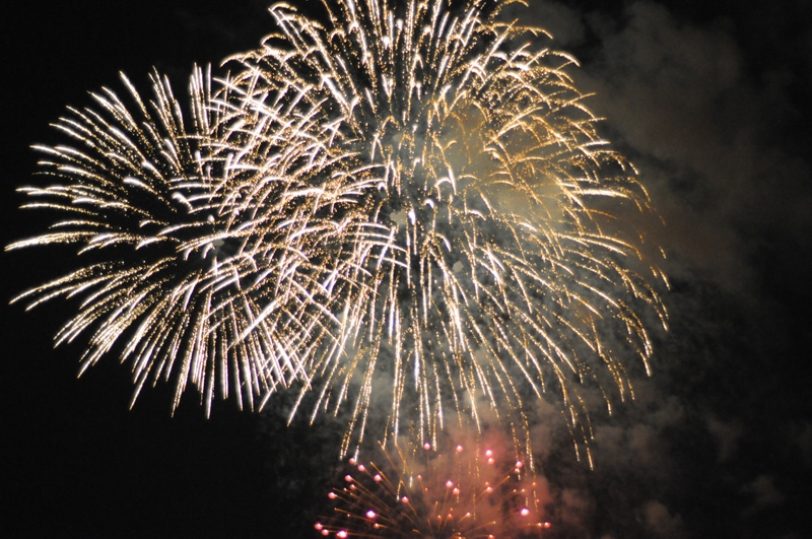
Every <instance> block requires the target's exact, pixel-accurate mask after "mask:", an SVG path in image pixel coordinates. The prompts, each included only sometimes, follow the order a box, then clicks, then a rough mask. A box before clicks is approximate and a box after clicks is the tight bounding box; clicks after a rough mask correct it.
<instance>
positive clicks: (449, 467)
mask: <svg viewBox="0 0 812 539" xmlns="http://www.w3.org/2000/svg"><path fill="white" fill-rule="evenodd" d="M378 453H379V454H378V457H379V458H378V459H377V460H376V461H369V462H359V461H357V460H356V459H350V461H349V468H348V469H347V470H346V471H345V474H344V475H343V478H342V479H341V480H340V483H341V484H340V485H337V486H336V487H335V488H333V489H332V490H331V491H330V492H329V493H328V495H327V497H328V498H329V500H330V505H331V514H330V515H328V516H326V517H325V518H323V519H322V520H320V521H319V522H316V524H315V526H314V527H315V529H316V531H317V532H318V533H319V534H321V535H322V536H325V537H338V538H342V539H343V538H350V537H365V538H398V537H420V538H426V537H431V538H436V539H491V538H493V539H495V538H505V537H507V538H513V539H518V538H530V537H541V536H542V535H543V534H544V532H545V531H547V530H549V529H550V528H551V527H552V525H551V523H550V522H548V521H546V520H545V519H544V505H545V503H546V502H547V501H548V495H547V486H546V482H545V481H544V480H542V479H539V478H537V477H536V476H535V474H534V473H533V472H532V471H530V470H529V469H528V467H527V466H525V464H524V460H523V459H522V458H521V457H518V458H517V456H516V455H515V454H514V453H508V452H506V451H503V450H501V449H497V448H493V447H489V446H487V445H485V444H473V445H472V446H471V447H467V446H465V445H463V444H448V448H447V449H446V448H443V449H442V450H437V449H436V448H435V447H433V446H431V445H430V444H425V445H424V446H422V447H419V448H414V449H412V450H403V449H402V448H399V447H394V448H393V447H389V448H386V449H384V448H381V449H380V451H379V452H378Z"/></svg>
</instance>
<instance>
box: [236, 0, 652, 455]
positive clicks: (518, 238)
mask: <svg viewBox="0 0 812 539" xmlns="http://www.w3.org/2000/svg"><path fill="white" fill-rule="evenodd" d="M508 3H510V2H502V3H501V4H500V5H501V6H504V5H506V4H508ZM322 4H323V6H324V10H325V12H326V20H327V23H326V25H325V24H321V23H319V22H317V21H316V20H313V19H311V18H308V17H307V16H305V15H303V14H301V13H300V12H298V11H297V9H296V8H294V7H292V6H290V5H288V4H277V5H275V6H273V7H272V8H271V9H270V11H271V14H272V15H273V17H274V18H275V20H276V23H277V25H278V27H279V28H280V32H279V33H276V34H273V35H270V36H268V37H267V38H266V39H265V40H264V42H263V44H262V47H261V48H259V49H257V50H254V51H250V52H248V53H245V54H242V55H239V56H237V57H236V60H237V62H238V63H239V65H240V69H241V74H240V75H239V76H237V78H236V82H235V88H238V89H239V90H238V93H242V94H243V95H248V96H255V100H256V101H261V99H262V98H263V96H266V95H275V94H277V93H279V92H289V91H290V89H291V88H295V89H298V90H300V91H302V92H305V93H306V95H304V97H303V99H302V100H301V103H302V104H306V106H308V107H318V108H319V110H320V113H319V114H320V118H319V121H320V122H322V123H323V124H325V125H330V126H332V129H333V140H332V143H333V145H335V146H337V147H342V148H344V150H345V151H346V152H347V153H349V154H353V155H354V158H353V161H352V162H353V163H354V166H355V171H354V173H353V175H348V176H347V177H350V176H353V177H357V176H358V175H359V174H365V175H367V176H368V177H370V178H371V179H372V180H373V181H374V182H375V183H376V186H377V188H376V189H367V190H364V191H363V192H362V193H361V194H360V195H359V196H358V197H357V199H356V207H354V208H352V210H351V211H354V212H360V213H361V214H362V215H363V216H364V218H365V219H367V220H368V221H369V226H367V227H366V229H365V230H366V233H362V234H356V235H355V236H354V238H353V241H355V242H357V244H358V246H357V247H356V248H354V249H353V252H354V253H355V254H356V255H357V256H358V257H359V258H358V259H357V260H356V261H355V262H354V263H353V266H354V267H357V268H358V271H357V273H356V274H355V275H354V277H353V278H352V279H348V280H347V282H351V283H354V285H353V286H348V287H344V288H343V290H342V292H340V294H341V295H342V297H341V299H340V302H339V304H340V305H342V306H343V307H342V309H341V311H340V312H339V313H337V316H338V317H339V322H340V326H341V327H340V332H339V334H338V338H339V340H340V348H339V349H338V353H336V354H327V355H321V356H319V357H317V358H315V362H311V363H310V364H308V366H307V368H306V371H307V373H308V376H309V377H310V379H311V381H312V383H313V384H317V386H316V387H317V388H318V389H317V391H318V393H317V394H318V395H319V398H318V402H317V405H316V407H315V409H316V410H320V409H328V410H333V411H338V410H339V409H340V408H341V406H342V405H343V404H344V403H345V402H346V401H349V406H350V408H349V409H350V410H351V413H352V420H351V421H350V428H349V429H348V436H347V438H346V439H345V447H344V449H345V450H346V449H347V447H348V445H349V444H350V443H351V440H352V439H353V438H354V435H357V438H355V439H362V438H363V435H364V434H363V433H364V430H365V428H366V425H367V423H368V411H369V409H370V407H371V406H379V405H382V404H383V405H385V406H386V407H387V408H388V409H389V414H388V423H387V427H386V428H387V432H389V433H391V434H392V435H394V436H397V435H398V433H400V432H401V431H402V430H403V427H402V425H401V423H402V420H403V419H404V417H407V416H408V417H413V416H417V417H418V420H417V423H418V425H419V436H420V438H421V439H436V434H437V432H438V430H439V429H441V428H442V427H443V426H444V424H445V422H446V421H447V420H446V419H445V416H446V415H447V414H446V410H447V409H451V410H453V411H454V412H455V416H456V417H457V418H462V417H465V416H469V417H473V418H474V420H475V421H477V422H479V416H480V413H481V412H480V408H481V406H482V404H483V402H484V403H486V404H488V405H489V406H488V408H490V409H492V410H495V411H496V413H497V414H502V415H505V416H508V418H509V420H510V421H513V422H514V423H516V424H520V425H523V426H524V427H525V431H527V421H528V415H529V414H531V413H532V409H533V408H534V407H533V405H532V402H533V400H534V399H537V398H544V394H545V392H547V391H548V389H549V388H550V387H554V388H556V390H557V393H558V394H559V395H560V397H561V399H562V400H563V406H564V410H566V412H567V416H568V418H569V424H570V426H571V428H572V429H573V430H574V432H575V434H576V436H575V438H576V439H580V440H582V441H588V440H589V438H590V436H591V433H590V427H589V423H588V415H587V411H588V410H587V405H586V404H585V402H584V400H583V399H582V397H581V396H580V394H579V390H578V386H579V385H580V384H581V383H582V382H586V381H590V382H593V383H595V386H596V387H599V388H600V389H601V391H602V393H603V396H604V398H605V401H606V403H607V405H609V406H610V407H611V405H612V402H613V401H614V400H616V399H618V398H619V399H620V400H623V399H625V398H627V397H628V396H630V395H633V387H632V384H631V382H630V380H629V376H628V374H627V364H628V362H627V361H626V359H627V358H628V356H636V357H637V358H639V359H640V360H642V363H643V365H644V367H645V369H646V371H648V369H649V358H650V357H651V354H652V347H651V342H650V337H649V330H648V327H647V324H646V322H645V320H644V317H645V313H646V312H651V313H653V315H654V317H655V318H657V319H659V321H660V322H662V323H663V325H665V319H666V314H665V310H664V308H663V306H662V304H661V301H660V299H659V297H658V294H657V291H656V286H655V284H654V283H655V282H656V281H658V280H661V279H662V280H664V276H663V275H662V273H661V272H660V271H659V270H658V269H657V267H656V266H655V265H654V263H653V262H652V261H651V259H650V258H649V257H648V252H647V250H646V249H645V243H644V241H643V236H642V235H641V234H640V233H639V231H637V230H635V229H634V227H633V226H628V225H630V224H631V225H633V223H635V222H638V221H639V216H640V215H644V214H646V213H647V212H648V211H649V207H648V205H649V199H648V195H647V193H646V191H645V189H644V187H643V186H642V185H641V183H640V182H639V181H638V179H637V175H636V172H635V170H634V168H633V167H632V166H631V165H630V164H629V163H628V162H627V161H626V160H624V159H623V157H622V156H621V155H619V154H618V153H616V152H614V151H613V150H612V149H611V148H609V146H608V144H607V142H606V141H605V140H603V139H602V138H601V137H600V135H599V134H598V132H597V123H598V119H597V118H596V117H595V116H594V115H593V114H592V113H591V112H590V111H589V110H588V109H587V107H586V106H585V105H584V103H583V101H584V97H585V96H584V95H583V94H582V93H581V92H579V91H578V89H577V88H576V87H575V85H574V84H573V81H572V79H571V77H570V75H569V74H568V72H567V70H568V69H569V68H570V66H571V65H572V64H574V60H573V59H572V58H570V57H569V56H567V55H566V54H562V53H559V52H554V51H552V50H550V49H549V48H547V47H546V46H544V45H539V42H540V41H544V40H545V39H546V34H545V33H544V32H543V31H542V30H540V29H538V28H527V27H522V26H519V25H518V24H515V23H513V24H509V23H503V22H500V20H499V18H498V17H497V16H496V14H497V13H498V11H499V10H498V9H497V10H496V12H497V13H492V14H490V15H488V14H486V13H485V2H484V0H471V1H468V2H462V3H460V2H457V3H455V4H457V5H454V6H452V5H451V4H452V3H451V2H448V1H446V0H409V1H407V2H394V1H390V0H336V1H330V2H328V1H326V0H325V1H323V2H322ZM655 253H656V250H655ZM310 387H311V385H310V384H309V385H308V387H307V388H308V389H309V388H310ZM407 406H408V410H404V407H407ZM587 450H588V447H587Z"/></svg>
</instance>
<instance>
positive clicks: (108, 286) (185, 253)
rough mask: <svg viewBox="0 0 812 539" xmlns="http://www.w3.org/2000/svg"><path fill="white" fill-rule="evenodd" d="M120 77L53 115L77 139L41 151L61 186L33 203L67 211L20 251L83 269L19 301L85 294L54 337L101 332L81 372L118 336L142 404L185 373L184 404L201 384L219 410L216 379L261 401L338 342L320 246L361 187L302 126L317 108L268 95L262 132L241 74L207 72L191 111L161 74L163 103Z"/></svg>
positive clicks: (339, 225)
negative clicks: (254, 123)
mask: <svg viewBox="0 0 812 539" xmlns="http://www.w3.org/2000/svg"><path fill="white" fill-rule="evenodd" d="M122 81H123V83H124V86H125V87H126V90H127V92H126V95H125V99H124V100H122V98H120V97H119V96H118V95H116V94H115V93H114V92H113V91H111V90H109V89H107V88H104V89H103V90H102V91H101V92H100V93H97V94H93V99H94V101H95V105H96V106H95V108H85V109H81V110H80V109H75V108H71V109H69V114H68V115H67V116H65V117H63V118H61V119H60V120H59V121H58V122H57V123H56V124H54V127H55V128H56V129H57V130H59V131H60V133H61V134H62V135H63V136H65V137H67V138H68V139H69V140H70V141H71V143H72V145H58V146H36V147H35V148H36V150H38V151H39V152H41V153H43V154H44V155H45V158H44V159H43V160H41V161H40V163H39V165H40V168H41V171H40V173H41V174H43V175H47V176H49V177H53V178H55V179H56V180H57V181H58V182H60V183H55V184H52V185H49V186H47V187H24V188H22V189H20V191H22V192H23V193H25V194H26V195H28V197H30V198H31V199H32V201H31V202H27V203H26V204H24V205H23V208H36V209H44V210H48V211H50V212H51V213H52V214H56V215H58V216H59V220H58V221H57V222H55V223H54V224H53V225H51V227H50V229H49V231H48V232H46V233H43V234H40V235H38V236H35V237H33V238H30V239H26V240H22V241H18V242H15V243H13V244H11V245H9V246H8V247H7V249H18V248H22V247H28V246H40V245H55V244H70V245H76V246H78V253H77V255H78V256H77V257H76V259H75V260H76V263H77V264H78V265H79V267H78V268H77V269H76V270H74V271H72V272H70V273H67V274H66V275H64V276H62V277H59V278H56V279H54V280H52V281H50V282H47V283H45V284H43V285H41V286H38V287H36V288H33V289H31V290H29V291H27V292H25V293H23V294H21V295H20V296H18V297H17V298H16V299H15V300H14V301H22V300H26V301H29V305H28V308H32V307H34V306H36V305H39V304H40V303H43V302H45V301H48V300H51V299H54V298H56V297H64V298H81V303H80V307H79V310H78V313H77V314H76V315H75V316H74V317H73V318H71V319H70V320H69V321H68V322H67V323H66V324H65V325H64V326H63V327H62V328H61V329H60V330H59V332H58V333H57V335H56V343H57V344H60V343H64V342H67V341H72V340H74V339H75V338H77V337H78V336H79V335H80V334H82V333H89V334H90V336H89V339H88V346H87V348H86V352H85V353H84V355H83V357H82V370H84V369H86V368H87V367H89V366H91V365H93V364H95V363H96V362H97V361H98V360H99V359H100V358H101V357H102V356H103V355H104V354H106V353H108V352H109V351H111V350H112V349H114V346H116V345H118V346H119V347H120V349H121V360H122V362H123V361H126V360H129V361H130V363H131V366H132V372H133V377H134V381H135V384H136V390H135V392H134V395H133V402H134V401H135V399H136V398H137V396H138V394H139V392H140V391H141V389H142V387H143V385H144V384H145V383H146V382H147V381H148V380H150V379H151V380H152V382H153V383H156V382H157V381H158V380H159V379H161V378H164V379H167V380H168V379H170V378H174V380H175V382H174V385H175V395H174V401H173V409H174V408H175V407H177V405H178V403H179V401H180V398H181V395H182V394H183V393H184V391H185V389H186V387H187V384H190V383H191V384H192V385H193V386H194V387H196V388H197V390H198V391H199V393H200V397H201V400H202V401H204V404H205V409H206V412H207V414H208V413H210V409H211V405H212V400H213V396H214V395H215V394H216V393H218V391H216V388H217V387H218V386H219V393H220V394H221V396H222V397H224V398H225V397H227V396H228V395H229V391H230V386H231V387H232V388H233V389H232V390H233V392H234V393H235V394H236V396H237V399H238V402H239V405H240V407H243V406H247V407H249V408H254V407H255V398H256V397H257V396H262V397H266V396H267V395H268V394H269V393H272V392H273V391H274V390H275V389H276V388H277V387H278V386H280V385H281V386H285V385H287V384H288V383H290V382H291V381H292V380H293V379H298V378H303V377H304V375H303V373H302V368H303V367H304V366H305V365H306V363H307V361H306V357H305V356H307V355H308V354H314V353H316V351H318V350H320V349H329V345H326V344H324V342H325V340H327V338H328V337H329V335H330V328H329V323H330V319H331V315H329V313H326V312H325V307H324V305H325V304H329V302H327V301H325V300H324V298H325V297H329V296H330V290H329V287H330V286H331V282H332V281H333V280H335V278H336V277H335V274H336V272H337V271H338V270H337V268H336V267H331V266H330V265H329V261H328V260H327V258H326V257H325V256H324V255H323V253H321V252H319V251H317V249H320V247H319V246H321V245H323V244H324V243H325V242H327V243H328V244H329V242H330V239H331V237H333V236H334V235H336V234H339V233H341V234H343V233H344V229H345V228H346V223H345V222H344V221H342V220H341V219H340V218H333V217H332V216H331V215H332V213H333V212H334V208H335V207H336V205H337V204H340V202H341V198H342V196H343V193H344V191H343V187H347V188H350V189H351V188H352V186H351V184H350V182H347V181H342V182H341V185H335V184H336V183H337V180H331V179H330V178H326V179H324V178H323V175H324V173H325V170H328V168H329V167H328V164H329V163H332V162H335V161H340V159H339V158H338V157H336V155H334V152H331V151H329V150H328V149H327V146H326V144H325V143H326V142H327V141H326V139H324V138H319V137H318V136H317V135H316V133H317V131H318V129H315V128H314V129H307V130H306V129H304V127H303V126H305V125H307V124H310V123H313V122H314V118H313V115H312V114H309V115H308V114H302V115H298V111H297V114H290V115H285V114H284V112H283V111H281V110H277V111H276V112H277V113H278V114H276V115H274V116H271V115H270V114H269V113H268V110H269V109H268V107H267V106H266V107H265V114H264V115H263V120H264V122H265V123H264V124H263V125H262V129H261V134H260V133H258V132H256V131H254V132H252V131H250V130H249V129H247V128H246V125H248V124H250V122H249V120H250V118H251V111H250V105H251V104H250V103H249V102H246V101H241V100H239V99H238V98H232V97H231V96H230V95H229V94H228V90H227V88H228V82H227V80H226V82H225V84H223V89H219V90H215V91H214V92H213V91H212V82H211V75H210V72H209V71H208V70H206V71H204V70H201V69H195V71H194V74H193V76H192V77H191V79H190V84H189V106H188V109H189V112H188V115H187V116H185V117H184V112H183V106H182V105H181V103H180V102H179V100H178V99H176V98H175V97H174V96H173V93H172V89H171V87H170V84H169V82H168V81H167V80H166V79H165V78H163V77H161V76H160V75H159V74H158V73H157V72H156V73H154V74H153V75H152V76H151V83H152V96H151V99H150V100H149V101H145V100H144V99H142V97H141V95H140V94H139V93H138V92H137V91H136V90H135V88H134V87H133V85H132V84H131V83H130V82H129V80H128V79H127V78H126V77H124V76H123V75H122ZM127 99H129V103H128V102H127ZM305 131H307V132H308V134H307V136H306V137H305V136H302V133H304V132H305ZM237 142H239V144H237ZM246 148H250V149H251V152H250V153H247V152H246V151H245V149H246ZM331 181H332V184H333V185H331ZM337 254H339V255H343V253H341V252H339V253H337ZM318 257H321V258H320V260H319V262H315V260H317V259H318Z"/></svg>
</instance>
